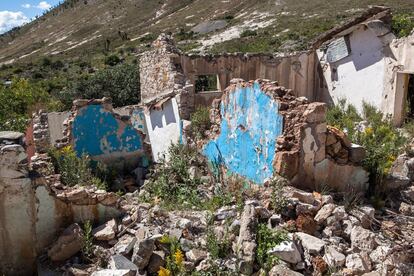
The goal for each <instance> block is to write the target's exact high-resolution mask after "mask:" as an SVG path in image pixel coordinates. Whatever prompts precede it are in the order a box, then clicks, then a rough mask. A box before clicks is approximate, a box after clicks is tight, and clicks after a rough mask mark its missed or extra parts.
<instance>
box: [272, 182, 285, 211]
mask: <svg viewBox="0 0 414 276" xmlns="http://www.w3.org/2000/svg"><path fill="white" fill-rule="evenodd" d="M287 183H288V181H287V180H286V179H285V178H283V177H280V176H276V177H275V178H273V179H272V182H271V183H270V186H271V187H272V188H273V190H272V198H271V199H272V201H271V203H272V207H273V209H274V210H275V212H276V213H280V212H282V211H283V209H284V208H285V207H286V206H287V203H288V202H287V198H286V196H285V195H284V193H283V188H284V187H285V186H286V185H287Z"/></svg>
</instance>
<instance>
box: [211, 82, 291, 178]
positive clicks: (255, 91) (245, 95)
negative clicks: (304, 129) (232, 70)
mask: <svg viewBox="0 0 414 276" xmlns="http://www.w3.org/2000/svg"><path fill="white" fill-rule="evenodd" d="M220 113H221V129H220V134H219V136H218V137H217V138H216V139H214V140H213V141H211V142H209V143H208V144H207V145H206V147H205V149H204V153H205V154H206V156H207V157H208V158H209V159H210V160H215V161H214V162H216V163H220V162H221V160H226V162H225V163H226V165H227V167H228V168H229V169H230V170H231V171H233V172H235V173H238V174H240V175H243V176H245V177H247V178H249V179H251V180H254V181H255V182H258V183H263V182H264V181H265V179H266V178H270V177H272V175H273V164H272V163H273V159H274V155H275V152H276V140H275V139H274V138H275V137H279V136H280V135H282V133H283V117H282V115H281V114H280V113H279V104H278V103H277V102H276V101H274V100H273V99H272V98H270V97H268V96H267V95H266V94H264V93H263V92H262V91H261V89H260V84H259V83H254V84H253V86H247V87H240V88H239V89H237V90H236V91H234V92H233V93H226V94H225V95H224V97H223V99H222V105H221V108H220Z"/></svg>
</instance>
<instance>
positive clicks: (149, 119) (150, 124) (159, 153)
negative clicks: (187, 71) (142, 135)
mask: <svg viewBox="0 0 414 276" xmlns="http://www.w3.org/2000/svg"><path fill="white" fill-rule="evenodd" d="M146 108H147V109H146V112H145V121H146V125H147V130H148V136H149V140H150V143H151V149H152V156H153V160H154V161H155V162H160V161H162V160H163V159H165V158H167V159H168V148H169V147H170V146H171V144H177V143H179V142H180V141H181V138H182V124H183V122H182V120H181V117H180V112H179V107H178V103H177V98H176V97H171V98H165V99H164V100H161V101H160V102H158V103H155V104H153V105H148V106H147V107H146Z"/></svg>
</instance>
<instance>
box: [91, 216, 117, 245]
mask: <svg viewBox="0 0 414 276" xmlns="http://www.w3.org/2000/svg"><path fill="white" fill-rule="evenodd" d="M117 227H118V226H117V223H116V221H115V219H111V220H110V221H108V222H106V223H105V224H103V225H101V226H98V227H96V228H95V229H93V230H92V235H93V237H94V238H95V239H97V240H98V241H109V240H112V239H113V238H115V235H116V231H117Z"/></svg>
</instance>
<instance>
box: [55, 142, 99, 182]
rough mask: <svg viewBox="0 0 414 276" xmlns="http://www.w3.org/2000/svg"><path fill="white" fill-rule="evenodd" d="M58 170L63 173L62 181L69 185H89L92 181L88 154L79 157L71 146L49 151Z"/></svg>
mask: <svg viewBox="0 0 414 276" xmlns="http://www.w3.org/2000/svg"><path fill="white" fill-rule="evenodd" d="M49 154H50V156H51V157H52V160H53V163H54V165H55V168H56V169H57V171H58V172H59V173H60V174H61V180H62V183H63V184H65V185H67V186H75V185H81V186H87V185H90V184H91V182H92V178H93V176H92V170H91V168H90V160H89V158H88V157H87V156H86V155H82V156H81V157H78V156H77V155H76V152H75V151H74V150H72V148H71V147H70V146H66V147H65V148H63V149H62V150H56V149H52V150H50V152H49Z"/></svg>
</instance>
